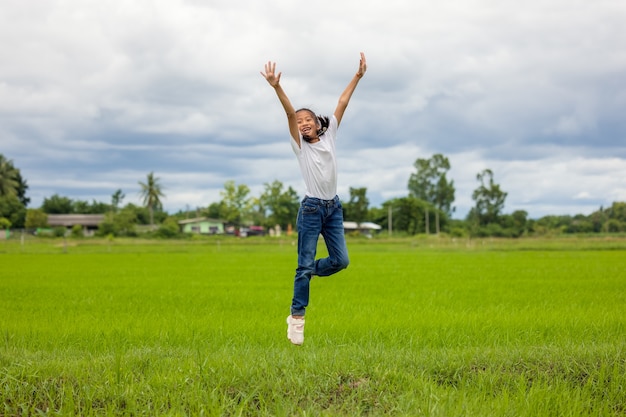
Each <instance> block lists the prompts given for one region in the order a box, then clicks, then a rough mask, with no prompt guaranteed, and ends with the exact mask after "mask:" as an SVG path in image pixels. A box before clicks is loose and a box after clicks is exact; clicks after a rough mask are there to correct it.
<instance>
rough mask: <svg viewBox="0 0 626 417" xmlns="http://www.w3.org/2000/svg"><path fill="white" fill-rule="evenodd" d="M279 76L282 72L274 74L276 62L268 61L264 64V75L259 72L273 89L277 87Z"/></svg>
mask: <svg viewBox="0 0 626 417" xmlns="http://www.w3.org/2000/svg"><path fill="white" fill-rule="evenodd" d="M281 74H282V72H279V73H278V74H276V62H271V61H268V62H267V64H265V73H263V71H261V75H262V76H263V77H265V79H266V80H267V82H268V83H269V84H270V85H271V86H272V87H274V88H276V87H278V84H279V83H280V76H281Z"/></svg>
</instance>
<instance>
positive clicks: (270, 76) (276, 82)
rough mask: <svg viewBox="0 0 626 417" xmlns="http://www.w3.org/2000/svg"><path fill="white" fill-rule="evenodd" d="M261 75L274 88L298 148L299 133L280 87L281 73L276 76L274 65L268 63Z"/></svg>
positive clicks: (289, 103)
mask: <svg viewBox="0 0 626 417" xmlns="http://www.w3.org/2000/svg"><path fill="white" fill-rule="evenodd" d="M261 75H262V76H263V77H265V79H266V80H267V82H268V83H269V85H271V86H272V87H273V88H274V91H276V95H277V96H278V100H280V104H282V106H283V109H284V110H285V113H287V122H288V123H289V133H290V134H291V137H292V138H293V140H295V141H296V143H297V144H298V146H300V132H298V124H297V123H296V110H295V109H294V108H293V105H292V104H291V102H290V101H289V98H288V97H287V94H285V91H284V90H283V88H282V87H281V86H280V76H281V75H282V72H279V73H278V74H276V63H275V62H269V61H268V63H267V64H265V72H262V71H261Z"/></svg>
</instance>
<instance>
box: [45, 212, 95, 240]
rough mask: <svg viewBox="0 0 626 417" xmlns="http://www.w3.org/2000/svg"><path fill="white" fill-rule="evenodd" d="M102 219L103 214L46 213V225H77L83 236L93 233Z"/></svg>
mask: <svg viewBox="0 0 626 417" xmlns="http://www.w3.org/2000/svg"><path fill="white" fill-rule="evenodd" d="M103 221H104V214H48V226H50V227H65V228H66V229H72V228H73V227H74V226H76V225H79V226H81V227H82V228H83V233H84V234H85V236H91V235H93V234H94V232H95V231H96V230H98V226H99V225H100V223H102V222H103Z"/></svg>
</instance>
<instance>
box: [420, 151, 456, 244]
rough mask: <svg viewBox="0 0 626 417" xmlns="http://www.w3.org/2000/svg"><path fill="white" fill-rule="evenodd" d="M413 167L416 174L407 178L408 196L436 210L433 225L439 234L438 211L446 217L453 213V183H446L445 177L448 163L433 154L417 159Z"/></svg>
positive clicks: (448, 168)
mask: <svg viewBox="0 0 626 417" xmlns="http://www.w3.org/2000/svg"><path fill="white" fill-rule="evenodd" d="M413 166H414V167H415V168H416V169H417V172H415V173H413V174H411V176H410V177H409V184H408V188H409V195H410V196H412V197H416V198H419V199H420V200H424V201H426V202H429V203H431V204H432V205H433V206H435V207H436V208H437V209H438V210H435V224H436V231H437V233H439V229H440V220H439V211H442V212H444V213H445V214H446V215H448V216H451V214H452V212H453V211H454V207H452V203H453V202H454V192H455V189H454V181H452V180H450V181H448V179H447V176H446V174H447V172H448V171H449V170H450V161H449V160H448V158H446V157H445V156H443V155H442V154H435V155H433V156H432V157H431V158H430V159H420V158H418V159H417V160H416V161H415V163H414V164H413ZM427 216H428V215H427V214H426V219H428V217H427ZM427 233H428V231H427Z"/></svg>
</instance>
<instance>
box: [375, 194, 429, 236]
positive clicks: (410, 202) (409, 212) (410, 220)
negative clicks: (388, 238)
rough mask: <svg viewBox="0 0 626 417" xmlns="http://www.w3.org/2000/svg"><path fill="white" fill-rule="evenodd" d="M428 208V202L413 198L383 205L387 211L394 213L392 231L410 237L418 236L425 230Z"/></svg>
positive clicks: (396, 200)
mask: <svg viewBox="0 0 626 417" xmlns="http://www.w3.org/2000/svg"><path fill="white" fill-rule="evenodd" d="M390 206H391V209H390V208H389V207H390ZM427 206H428V203H427V202H425V201H424V200H420V199H418V198H416V197H413V196H409V197H403V198H395V199H393V200H390V201H387V202H385V203H384V204H383V207H385V210H386V211H391V213H392V216H391V217H392V220H391V221H392V223H393V224H392V229H393V230H395V231H402V232H406V233H408V234H409V235H416V234H417V233H419V232H420V230H424V227H425V224H424V213H425V212H426V210H427Z"/></svg>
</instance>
